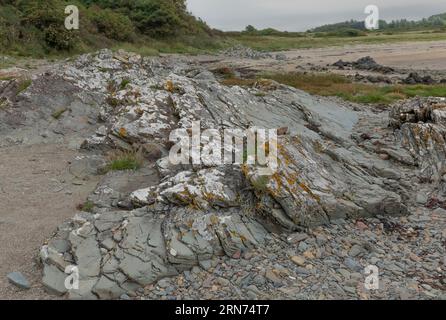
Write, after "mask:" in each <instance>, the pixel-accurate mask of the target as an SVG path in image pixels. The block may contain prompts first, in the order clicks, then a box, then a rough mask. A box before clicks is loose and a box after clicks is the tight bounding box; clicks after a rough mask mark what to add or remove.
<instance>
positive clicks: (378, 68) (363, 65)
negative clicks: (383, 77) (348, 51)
mask: <svg viewBox="0 0 446 320" xmlns="http://www.w3.org/2000/svg"><path fill="white" fill-rule="evenodd" d="M333 66H335V67H338V68H339V69H344V68H346V67H352V68H355V69H359V70H368V71H375V72H380V73H391V72H393V71H395V70H394V69H392V68H390V67H386V66H382V65H380V64H378V63H377V62H376V61H375V60H374V59H373V58H372V57H370V56H367V57H363V58H360V59H358V60H357V61H354V62H345V61H342V60H339V61H337V62H335V63H334V64H333Z"/></svg>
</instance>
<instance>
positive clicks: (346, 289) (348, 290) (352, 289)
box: [344, 287, 356, 294]
mask: <svg viewBox="0 0 446 320" xmlns="http://www.w3.org/2000/svg"><path fill="white" fill-rule="evenodd" d="M344 290H345V291H347V292H348V293H351V294H356V289H355V288H352V287H344Z"/></svg>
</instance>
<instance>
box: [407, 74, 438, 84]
mask: <svg viewBox="0 0 446 320" xmlns="http://www.w3.org/2000/svg"><path fill="white" fill-rule="evenodd" d="M403 83H404V84H433V83H435V80H434V79H433V78H432V77H431V76H429V75H427V76H424V77H422V76H420V75H419V74H418V73H416V72H411V73H410V74H409V75H408V76H407V78H406V79H404V80H403Z"/></svg>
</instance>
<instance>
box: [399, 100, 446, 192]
mask: <svg viewBox="0 0 446 320" xmlns="http://www.w3.org/2000/svg"><path fill="white" fill-rule="evenodd" d="M391 117H392V120H391V125H392V126H393V127H394V128H395V129H396V130H397V135H396V136H397V137H398V140H399V142H400V143H401V145H402V146H403V147H404V148H406V149H407V150H409V152H410V153H411V155H412V156H413V158H414V159H415V160H416V164H417V165H418V167H419V169H420V170H419V178H420V181H421V182H428V183H435V184H437V185H439V188H438V190H439V191H440V194H439V195H440V197H442V198H444V197H446V193H445V191H446V185H445V182H446V99H444V98H416V99H413V100H409V101H407V102H405V103H403V104H399V105H397V106H395V107H394V108H393V110H392V113H391Z"/></svg>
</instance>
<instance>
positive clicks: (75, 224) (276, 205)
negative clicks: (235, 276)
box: [0, 50, 444, 299]
mask: <svg viewBox="0 0 446 320" xmlns="http://www.w3.org/2000/svg"><path fill="white" fill-rule="evenodd" d="M369 62H370V61H369ZM99 70H101V71H99ZM56 74H58V77H59V79H60V84H62V85H63V87H64V88H65V89H67V88H69V89H71V88H72V89H73V93H70V94H71V95H77V96H82V97H90V98H91V99H90V100H93V98H92V97H94V101H95V103H94V104H95V105H96V106H97V109H98V110H96V111H95V112H96V114H97V117H99V118H100V119H101V121H103V122H104V123H101V125H100V127H99V128H98V127H95V128H94V130H89V131H88V132H89V133H90V134H89V136H87V137H86V138H85V139H86V142H84V144H83V147H84V148H85V149H86V150H85V152H86V153H87V154H88V153H89V152H91V153H94V154H96V153H100V152H102V151H104V150H111V149H115V148H117V149H120V150H127V151H130V150H138V149H139V148H141V147H142V146H147V148H148V150H146V151H145V152H146V153H147V152H148V154H146V155H147V158H146V159H147V161H151V165H150V166H148V168H144V169H143V170H141V171H140V172H135V173H127V172H126V173H114V172H113V173H108V174H107V175H106V176H105V177H104V179H103V181H102V182H101V183H100V184H99V185H98V187H97V189H96V190H95V191H94V193H93V194H92V195H90V197H89V200H90V201H91V202H92V203H93V204H94V208H93V210H92V212H93V213H80V214H78V215H77V216H76V217H74V218H73V219H72V220H71V221H69V222H67V223H66V224H64V227H63V228H59V229H60V230H59V231H58V232H57V234H56V235H55V237H54V239H57V241H58V244H57V245H56V244H55V242H54V241H50V245H49V248H52V250H54V251H55V253H54V255H53V256H54V257H52V258H51V255H50V252H49V250H46V251H45V250H42V252H43V253H42V257H43V258H42V261H43V263H44V274H45V276H44V279H45V280H44V281H45V282H46V285H47V287H50V288H52V290H53V291H54V292H56V293H58V294H63V293H65V292H66V290H64V288H62V287H61V286H60V279H61V278H62V276H64V274H63V272H62V271H61V270H60V269H58V268H57V267H56V265H57V266H59V267H62V266H64V265H65V264H74V265H77V266H78V267H79V272H80V279H81V281H84V286H83V287H82V290H79V292H70V293H69V297H72V298H76V299H79V298H85V297H86V298H90V297H91V298H95V297H99V298H101V299H105V298H106V299H111V298H118V297H120V296H121V295H122V294H123V293H125V292H127V293H128V294H129V295H130V292H135V291H136V290H138V289H140V288H142V287H146V286H147V285H151V284H154V283H156V282H157V281H159V280H161V279H163V278H166V277H170V276H174V275H176V274H178V272H181V271H184V270H190V269H191V268H193V267H194V266H198V265H200V264H201V265H207V263H206V261H209V260H211V259H213V258H214V257H216V256H220V255H227V256H229V257H236V258H237V257H241V256H242V254H243V253H244V252H247V251H249V250H251V249H253V248H255V247H261V246H262V245H264V243H265V239H266V238H267V237H268V231H267V230H270V229H268V228H269V223H270V222H274V223H275V227H278V228H280V226H282V227H284V228H285V229H289V230H302V229H303V228H309V227H313V226H317V225H321V224H325V223H329V222H330V221H332V220H336V219H346V218H359V217H370V216H385V215H402V214H407V213H408V209H407V206H409V205H410V202H408V201H407V200H408V199H409V198H410V192H412V190H411V189H410V185H409V183H407V181H406V172H405V171H404V170H402V169H401V166H402V165H401V164H399V165H397V164H395V163H393V160H392V159H396V158H400V159H401V161H405V162H406V163H407V164H408V165H412V164H414V161H415V160H414V157H415V158H416V155H415V154H412V150H408V149H405V146H399V147H398V148H397V147H394V146H392V145H391V144H387V145H386V144H383V145H382V146H381V145H379V150H376V149H378V147H376V146H375V145H374V144H373V143H374V142H375V141H376V140H379V137H375V136H374V135H370V139H361V138H358V137H360V136H361V133H364V132H365V131H362V132H361V133H358V132H357V130H356V126H357V125H358V123H359V121H360V119H361V117H363V118H367V119H369V120H370V122H372V123H373V121H376V122H378V120H381V116H380V115H377V114H375V113H373V112H370V111H364V112H362V113H361V112H360V111H357V110H353V109H352V108H350V107H348V106H342V105H340V104H338V103H335V102H333V101H329V100H326V99H322V98H317V99H316V98H314V97H312V96H311V95H309V94H306V93H304V92H302V91H300V90H296V89H294V88H291V87H287V86H284V85H281V84H278V83H276V82H272V81H265V80H259V81H258V83H257V84H256V86H255V88H248V89H245V88H241V87H238V86H234V87H227V86H224V85H222V84H220V83H219V82H218V81H217V79H216V78H215V76H213V75H212V74H210V73H209V72H207V70H205V69H203V68H202V67H200V66H198V65H195V64H191V63H189V62H187V61H185V62H182V61H177V60H173V59H171V58H154V59H151V58H142V57H140V56H138V55H135V54H129V53H125V52H122V51H120V52H118V53H112V52H111V51H109V50H102V51H100V52H99V53H96V54H87V55H83V56H81V57H79V58H78V59H77V60H76V61H74V62H73V63H67V64H66V65H62V66H61V67H60V69H59V70H57V72H56ZM53 77H54V76H51V75H42V76H41V78H37V79H35V80H34V81H36V82H37V84H38V85H39V86H41V84H43V83H46V82H50V83H52V81H54V78H53ZM47 78H48V79H47ZM124 79H125V80H126V81H125V83H126V85H125V86H122V85H121V84H122V83H123V80H124ZM33 90H34V88H32V89H30V90H29V92H27V94H26V98H27V99H30V100H32V101H35V100H37V98H36V97H35V92H34V91H33ZM39 90H40V91H41V92H45V87H42V86H41V87H40V89H39ZM47 90H49V89H47ZM51 90H52V89H51ZM259 90H262V92H264V93H265V95H262V96H261V97H260V96H259V95H258V92H259ZM64 92H65V94H66V95H67V97H65V98H64V99H66V100H67V101H71V100H72V97H71V95H70V94H68V93H66V92H71V91H69V90H67V91H64ZM73 99H74V98H73ZM79 110H80V109H79ZM438 110H440V108H435V110H434V111H435V112H432V114H435V116H434V117H433V118H435V121H436V122H442V121H444V115H443V113H442V112H439V111H438ZM440 111H441V110H440ZM197 121H200V126H199V129H201V131H204V130H206V129H215V130H216V131H217V132H219V133H223V130H225V129H238V130H240V131H242V133H239V134H237V137H238V138H240V139H242V140H243V139H246V138H247V137H248V136H249V133H246V132H244V130H245V129H247V128H264V129H278V128H282V129H281V134H279V135H278V137H277V143H276V145H275V144H274V143H271V144H269V145H268V149H269V152H270V153H271V152H272V150H274V147H276V149H277V154H278V163H277V168H275V169H276V170H275V171H273V172H272V174H271V175H267V176H266V178H265V175H264V174H262V172H263V171H264V170H263V169H265V167H260V166H257V165H253V164H243V165H241V164H227V165H216V163H215V162H213V161H208V160H209V157H202V158H200V159H199V160H203V162H202V163H200V162H199V163H188V164H186V163H185V164H172V163H170V161H169V158H168V157H167V153H168V151H169V150H170V149H171V147H172V143H173V141H169V140H170V139H169V136H170V133H171V131H172V130H176V129H179V130H182V132H183V133H185V135H187V136H189V135H191V134H192V133H193V131H194V130H193V129H192V130H191V128H193V124H194V123H196V122H197ZM0 123H1V122H0ZM411 124H413V125H417V124H416V123H404V124H403V125H402V127H404V126H408V125H411ZM283 128H286V130H283ZM371 129H373V128H371ZM382 129H383V130H388V132H389V134H392V132H391V130H390V129H387V128H382ZM402 130H403V128H402ZM404 130H408V129H404ZM412 131H413V130H412ZM367 132H372V131H371V130H370V131H367ZM407 134H409V132H407ZM402 135H403V136H404V135H406V131H404V132H403V134H402ZM355 136H356V137H357V139H355V138H354V137H355ZM203 141H204V142H209V144H210V146H211V148H210V149H212V150H215V151H218V152H220V151H227V150H222V148H221V146H220V147H219V146H218V144H216V143H215V141H212V142H211V141H206V140H203ZM203 141H202V142H203ZM416 141H417V143H419V141H418V140H416ZM367 144H368V148H367V147H366V145H367ZM154 146H155V149H156V150H155V154H154V155H151V150H152V151H153V148H152V147H154ZM375 147H376V148H375ZM158 151H159V152H158ZM231 154H232V153H231ZM379 154H388V155H389V157H390V160H383V159H381V158H380V156H379ZM194 155H196V154H193V153H192V156H194ZM160 156H161V158H160V159H158V158H159V157H160ZM155 161H156V164H155V163H154V162H155ZM156 171H157V172H156ZM414 198H415V197H414ZM117 208H122V209H117ZM134 208H137V209H134ZM123 210H127V211H123ZM302 240H303V239H302ZM302 240H299V241H301V242H300V244H303V241H302ZM61 241H62V242H61ZM64 241H65V242H64ZM290 241H292V240H290ZM296 242H298V240H296ZM70 256H71V257H72V258H70ZM60 259H63V261H62V260H60ZM352 265H353V264H352ZM351 268H352V269H356V268H357V266H356V265H355V266H352V267H351ZM301 269H302V268H301ZM303 271H304V270H302V272H303ZM305 272H307V273H308V272H310V271H307V270H305ZM273 275H274V274H273V273H271V272H269V273H268V275H267V278H269V279H270V280H271V279H272V280H271V281H273V282H274V283H276V284H277V285H280V283H281V281H280V279H276V278H277V276H273ZM62 285H63V283H62Z"/></svg>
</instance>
